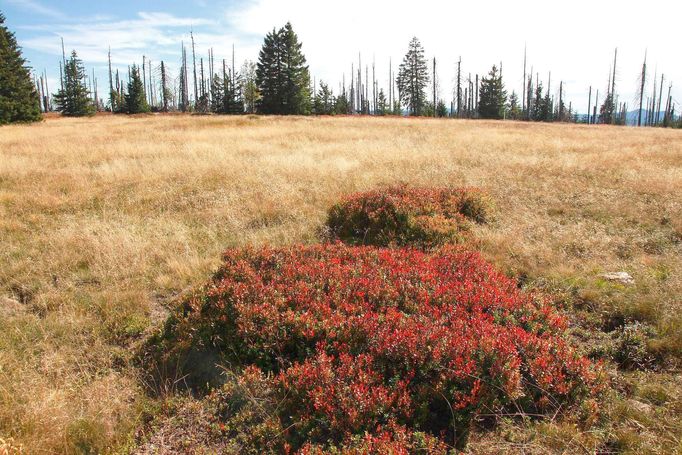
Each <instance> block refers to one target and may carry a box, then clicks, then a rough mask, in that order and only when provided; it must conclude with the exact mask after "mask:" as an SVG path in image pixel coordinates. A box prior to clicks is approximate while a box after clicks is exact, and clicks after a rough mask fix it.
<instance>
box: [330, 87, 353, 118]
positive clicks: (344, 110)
mask: <svg viewBox="0 0 682 455" xmlns="http://www.w3.org/2000/svg"><path fill="white" fill-rule="evenodd" d="M334 113H335V114H339V115H347V114H350V101H349V100H348V95H347V94H346V91H345V90H344V91H343V92H342V93H341V94H340V95H339V96H337V97H336V99H335V100H334Z"/></svg>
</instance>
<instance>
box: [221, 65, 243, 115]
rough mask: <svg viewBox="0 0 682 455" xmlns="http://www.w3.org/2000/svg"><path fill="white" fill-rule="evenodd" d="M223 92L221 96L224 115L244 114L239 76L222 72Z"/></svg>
mask: <svg viewBox="0 0 682 455" xmlns="http://www.w3.org/2000/svg"><path fill="white" fill-rule="evenodd" d="M223 84H224V87H225V92H224V95H223V104H224V113H225V114H230V115H241V114H243V113H244V100H243V98H242V78H241V75H240V74H230V72H228V71H225V72H224V81H223Z"/></svg>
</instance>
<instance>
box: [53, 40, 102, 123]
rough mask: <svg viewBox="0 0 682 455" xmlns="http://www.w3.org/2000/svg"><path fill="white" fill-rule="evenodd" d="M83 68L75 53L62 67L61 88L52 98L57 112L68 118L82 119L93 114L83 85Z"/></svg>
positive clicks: (86, 88) (88, 94) (85, 87)
mask: <svg viewBox="0 0 682 455" xmlns="http://www.w3.org/2000/svg"><path fill="white" fill-rule="evenodd" d="M85 77H86V76H85V68H84V67H83V63H82V62H81V60H80V59H79V58H78V55H77V54H76V51H72V52H71V57H70V58H69V60H67V61H66V64H65V65H64V74H63V78H62V79H63V80H62V86H63V88H62V89H60V90H59V91H58V92H57V94H56V95H55V96H54V99H55V102H56V103H57V110H58V111H59V112H61V113H62V115H65V116H68V117H83V116H86V115H94V114H95V106H93V104H92V100H91V99H90V92H89V91H88V87H87V86H86V84H85Z"/></svg>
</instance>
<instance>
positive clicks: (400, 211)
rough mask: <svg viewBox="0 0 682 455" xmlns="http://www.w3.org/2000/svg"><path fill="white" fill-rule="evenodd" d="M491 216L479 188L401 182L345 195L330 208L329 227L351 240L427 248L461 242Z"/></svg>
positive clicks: (378, 244) (338, 234) (335, 232)
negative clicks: (477, 224) (428, 185)
mask: <svg viewBox="0 0 682 455" xmlns="http://www.w3.org/2000/svg"><path fill="white" fill-rule="evenodd" d="M489 218H490V202H489V200H488V198H487V197H486V196H485V194H484V193H482V192H481V191H480V190H476V189H472V188H459V189H451V188H408V187H405V186H400V187H392V188H387V189H382V190H375V191H369V192H366V193H356V194H352V195H350V196H347V197H346V198H344V199H343V200H342V201H341V202H339V203H338V204H336V205H334V206H333V207H332V208H331V209H330V210H329V213H328V216H327V229H328V232H329V234H330V235H331V237H332V238H334V239H338V240H341V241H343V242H345V243H349V244H354V245H376V246H403V245H412V246H422V247H431V246H438V245H443V244H446V243H459V242H461V241H463V240H465V239H466V238H467V235H468V231H469V229H470V225H471V223H472V222H476V223H484V222H486V221H487V220H488V219H489Z"/></svg>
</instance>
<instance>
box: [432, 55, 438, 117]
mask: <svg viewBox="0 0 682 455" xmlns="http://www.w3.org/2000/svg"><path fill="white" fill-rule="evenodd" d="M433 116H434V117H437V114H436V57H433Z"/></svg>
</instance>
